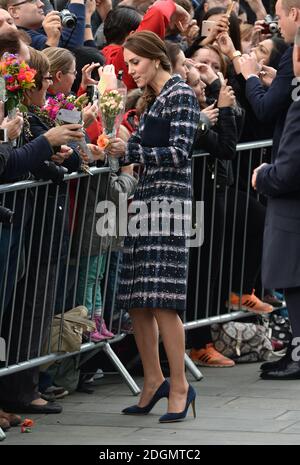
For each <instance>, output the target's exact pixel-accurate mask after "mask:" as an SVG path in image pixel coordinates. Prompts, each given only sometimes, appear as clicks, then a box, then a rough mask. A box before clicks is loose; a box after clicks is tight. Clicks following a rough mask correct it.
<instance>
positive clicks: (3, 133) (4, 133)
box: [0, 128, 8, 143]
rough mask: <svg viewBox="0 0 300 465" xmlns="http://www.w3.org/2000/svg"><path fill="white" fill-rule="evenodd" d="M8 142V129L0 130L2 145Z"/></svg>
mask: <svg viewBox="0 0 300 465" xmlns="http://www.w3.org/2000/svg"><path fill="white" fill-rule="evenodd" d="M2 142H8V135H7V128H0V143H2Z"/></svg>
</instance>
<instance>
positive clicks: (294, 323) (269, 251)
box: [252, 27, 300, 379]
mask: <svg viewBox="0 0 300 465" xmlns="http://www.w3.org/2000/svg"><path fill="white" fill-rule="evenodd" d="M293 62H294V73H295V75H296V76H300V27H299V29H298V31H297V35H296V38H295V46H294V52H293ZM299 118H300V100H299V99H298V101H295V102H294V103H292V105H291V107H290V109H289V112H288V114H287V117H286V123H285V126H284V131H283V135H282V139H281V141H280V145H279V149H278V153H277V157H276V160H275V161H274V163H273V164H266V163H264V164H262V165H260V166H259V167H258V168H256V169H255V170H254V172H253V176H252V186H253V188H254V189H256V190H257V191H258V192H259V193H261V194H264V195H266V196H268V207H267V215H266V223H265V232H264V250H263V264H262V279H263V284H264V286H266V287H271V288H283V289H284V294H285V298H286V302H287V307H288V313H289V318H290V322H291V327H292V333H293V341H292V343H291V344H290V347H289V348H288V351H287V354H286V355H285V357H283V358H282V359H281V360H280V361H279V362H270V363H265V364H263V365H262V369H263V372H262V374H261V377H262V378H263V379H300V361H299V356H298V355H299V350H298V349H297V348H295V345H296V344H297V343H298V342H299V340H300V339H296V338H300V156H299V146H300V126H299Z"/></svg>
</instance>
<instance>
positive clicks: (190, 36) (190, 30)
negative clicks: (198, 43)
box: [182, 19, 199, 45]
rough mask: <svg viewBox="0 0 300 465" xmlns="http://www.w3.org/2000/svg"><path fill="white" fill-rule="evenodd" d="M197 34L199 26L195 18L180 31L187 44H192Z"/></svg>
mask: <svg viewBox="0 0 300 465" xmlns="http://www.w3.org/2000/svg"><path fill="white" fill-rule="evenodd" d="M198 34H199V26H198V24H197V21H196V20H195V19H192V20H191V22H190V24H189V25H188V27H187V29H186V30H185V31H184V32H183V33H182V35H183V36H184V37H185V38H186V41H187V43H188V45H192V43H193V42H194V40H195V39H196V37H197V36H198Z"/></svg>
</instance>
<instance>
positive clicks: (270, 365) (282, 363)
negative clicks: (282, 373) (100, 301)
mask: <svg viewBox="0 0 300 465" xmlns="http://www.w3.org/2000/svg"><path fill="white" fill-rule="evenodd" d="M294 348H295V347H294V346H292V344H291V343H289V345H288V346H287V348H286V354H285V355H284V356H283V357H282V358H280V359H279V360H275V361H274V362H265V363H262V365H260V369H261V370H262V371H263V372H265V371H270V370H272V371H273V370H282V369H284V368H285V367H286V365H287V364H288V363H290V362H292V361H293V360H292V358H291V356H292V351H293V349H294Z"/></svg>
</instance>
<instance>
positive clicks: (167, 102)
mask: <svg viewBox="0 0 300 465" xmlns="http://www.w3.org/2000/svg"><path fill="white" fill-rule="evenodd" d="M199 118H200V110H199V104H198V101H197V99H196V96H195V94H194V92H193V90H192V89H191V88H190V87H189V86H188V85H187V84H185V83H184V81H183V80H182V79H181V78H180V77H179V76H177V75H175V76H173V77H172V78H171V79H170V80H169V81H168V82H167V83H166V84H165V86H164V87H163V89H162V91H161V93H160V94H159V95H158V97H157V98H156V99H155V101H154V103H153V105H152V106H151V107H150V109H149V110H148V111H146V112H145V113H144V114H143V115H142V118H141V121H140V125H139V128H138V130H137V132H136V133H134V134H133V135H132V136H131V137H130V139H129V141H128V145H127V151H126V156H125V159H126V162H130V163H140V164H142V165H143V172H142V174H141V177H140V181H139V184H138V187H137V190H136V192H135V195H134V201H142V202H144V203H145V204H146V205H147V207H148V209H147V211H146V212H145V210H144V211H143V213H140V215H139V216H140V219H141V223H143V224H144V225H145V224H148V227H149V234H148V236H142V235H136V236H135V237H133V236H132V235H130V234H129V235H128V236H127V237H126V239H125V243H124V255H123V267H122V272H121V277H120V285H119V294H118V298H119V304H120V306H121V308H122V309H125V310H130V309H133V308H141V309H142V308H159V309H172V310H176V311H177V312H178V313H182V312H183V311H185V307H186V285H187V265H188V249H187V246H186V234H185V233H184V230H183V232H182V234H181V235H175V234H174V223H172V221H171V228H170V234H169V235H167V234H165V233H163V231H162V230H161V231H160V232H159V234H156V235H153V234H152V235H151V221H154V220H155V218H154V216H155V215H154V214H153V213H151V205H152V204H151V202H153V201H157V202H161V201H167V202H174V201H180V202H184V201H190V200H191V159H190V156H191V151H192V146H193V142H194V137H195V134H196V130H197V126H198V123H199ZM175 211H176V210H175ZM176 215H177V216H178V215H179V216H180V214H179V212H178V211H177V212H176V213H172V212H171V218H172V220H174V217H176ZM163 216H164V214H163V213H161V212H160V213H159V217H160V220H161V219H162V217H163ZM183 217H185V218H186V215H185V216H184V209H183V208H182V215H181V220H182V219H183ZM176 218H177V217H176ZM172 225H173V226H172Z"/></svg>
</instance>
